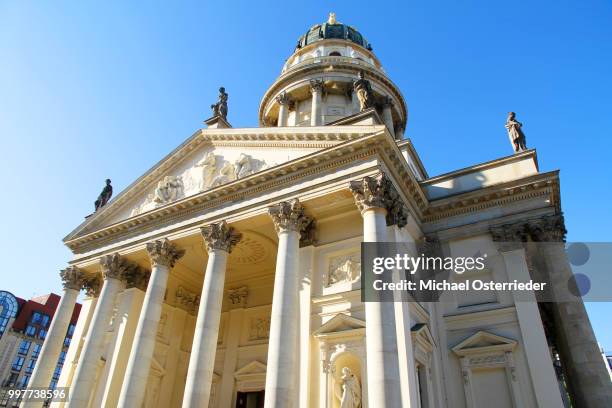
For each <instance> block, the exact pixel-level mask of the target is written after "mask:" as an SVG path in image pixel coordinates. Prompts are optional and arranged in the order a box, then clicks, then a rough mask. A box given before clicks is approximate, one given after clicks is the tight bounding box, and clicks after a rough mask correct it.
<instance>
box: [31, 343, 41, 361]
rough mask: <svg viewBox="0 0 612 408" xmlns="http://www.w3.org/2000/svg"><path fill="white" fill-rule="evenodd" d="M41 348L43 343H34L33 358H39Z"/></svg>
mask: <svg viewBox="0 0 612 408" xmlns="http://www.w3.org/2000/svg"><path fill="white" fill-rule="evenodd" d="M41 348H42V344H38V343H34V348H33V349H32V358H38V355H39V354H40V349H41Z"/></svg>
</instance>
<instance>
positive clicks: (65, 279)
mask: <svg viewBox="0 0 612 408" xmlns="http://www.w3.org/2000/svg"><path fill="white" fill-rule="evenodd" d="M60 277H61V278H62V285H63V286H64V289H73V290H81V287H82V286H83V282H85V274H84V273H83V271H81V270H80V269H79V268H77V267H76V266H69V267H67V268H66V269H64V270H62V271H60Z"/></svg>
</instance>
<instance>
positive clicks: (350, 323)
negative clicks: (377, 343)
mask: <svg viewBox="0 0 612 408" xmlns="http://www.w3.org/2000/svg"><path fill="white" fill-rule="evenodd" d="M362 331H365V322H364V321H363V320H359V319H357V318H354V317H351V316H349V315H346V314H344V313H338V314H337V315H335V316H334V317H333V318H331V319H330V320H329V321H328V322H327V323H325V324H323V325H321V327H319V328H318V329H317V330H315V331H314V332H313V333H312V334H313V336H315V337H329V336H330V335H337V334H341V335H346V334H348V333H349V332H352V333H357V332H362Z"/></svg>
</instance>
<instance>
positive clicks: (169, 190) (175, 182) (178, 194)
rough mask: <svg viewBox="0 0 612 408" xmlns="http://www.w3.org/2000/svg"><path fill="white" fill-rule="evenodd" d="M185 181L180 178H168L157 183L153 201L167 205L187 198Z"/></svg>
mask: <svg viewBox="0 0 612 408" xmlns="http://www.w3.org/2000/svg"><path fill="white" fill-rule="evenodd" d="M183 189H184V186H183V179H182V178H181V177H180V176H166V177H164V178H163V179H162V180H160V181H159V183H157V188H156V189H155V192H154V196H153V201H154V202H156V203H158V204H167V203H171V202H173V201H176V200H178V199H179V198H182V197H184V196H185V193H184V190H183Z"/></svg>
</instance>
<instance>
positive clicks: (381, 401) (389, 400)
mask: <svg viewBox="0 0 612 408" xmlns="http://www.w3.org/2000/svg"><path fill="white" fill-rule="evenodd" d="M350 190H351V192H352V193H353V196H354V197H355V203H356V204H357V207H358V208H359V210H360V211H361V215H362V216H363V241H364V242H386V241H387V221H390V222H393V221H395V223H398V221H397V220H399V219H401V221H400V225H399V226H402V225H401V224H402V223H403V224H405V218H404V217H405V210H404V209H403V208H402V207H400V208H399V209H398V208H397V205H395V206H390V204H391V203H397V199H398V197H397V192H396V191H395V189H394V188H393V185H392V183H391V182H390V181H389V180H388V179H387V178H386V177H385V175H384V174H382V173H381V174H378V175H377V176H373V177H365V178H363V179H362V180H359V181H353V182H351V184H350ZM394 219H395V220H394ZM365 314H366V361H367V377H368V378H367V384H368V406H370V407H376V408H395V407H400V406H402V402H401V399H402V398H401V391H400V390H401V386H400V370H399V365H398V347H397V331H396V322H395V306H394V303H393V302H392V301H391V302H365Z"/></svg>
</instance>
